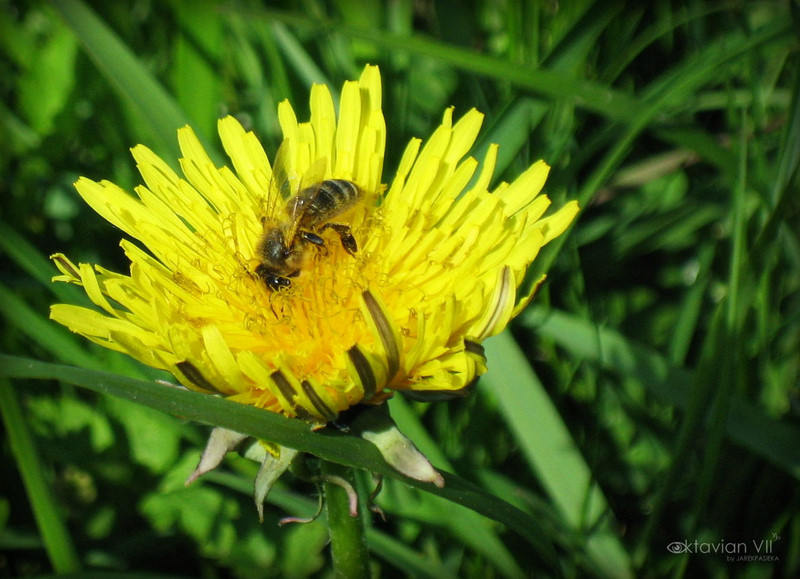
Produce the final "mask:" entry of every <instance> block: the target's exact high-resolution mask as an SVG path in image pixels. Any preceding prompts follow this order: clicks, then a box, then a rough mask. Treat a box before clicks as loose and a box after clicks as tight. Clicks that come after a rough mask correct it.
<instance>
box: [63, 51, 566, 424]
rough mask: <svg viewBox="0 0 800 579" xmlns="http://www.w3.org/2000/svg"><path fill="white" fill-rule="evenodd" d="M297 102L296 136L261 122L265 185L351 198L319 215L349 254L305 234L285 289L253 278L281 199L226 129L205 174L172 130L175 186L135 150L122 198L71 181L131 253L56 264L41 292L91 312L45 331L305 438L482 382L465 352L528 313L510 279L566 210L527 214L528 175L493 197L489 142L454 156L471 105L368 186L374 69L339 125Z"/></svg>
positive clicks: (477, 364) (378, 143)
mask: <svg viewBox="0 0 800 579" xmlns="http://www.w3.org/2000/svg"><path fill="white" fill-rule="evenodd" d="M310 102H311V106H310V110H311V118H310V121H309V122H298V120H297V118H296V115H295V113H294V111H293V109H292V107H291V105H290V104H289V103H288V102H283V103H281V104H280V106H279V108H278V116H279V120H280V124H281V128H282V130H283V135H284V143H283V145H282V147H281V149H282V154H281V155H282V157H283V159H282V161H281V164H282V168H281V171H282V172H285V177H286V181H285V182H286V183H287V186H288V187H290V188H293V189H294V190H295V191H296V190H297V189H298V188H299V187H300V184H301V183H302V182H303V180H304V176H305V175H307V174H308V172H309V171H310V170H312V169H313V168H314V167H317V168H318V170H319V177H318V179H319V180H333V179H339V180H344V181H349V182H352V183H354V184H356V185H357V186H358V188H359V190H360V192H361V196H360V197H359V199H358V201H357V202H356V203H355V204H354V205H353V206H352V207H349V208H348V210H347V211H346V212H343V213H342V214H341V215H340V216H337V217H336V220H335V221H336V222H337V225H338V226H343V227H344V228H347V229H348V231H349V232H351V234H352V237H353V239H354V240H355V243H356V245H357V250H356V251H348V249H347V248H346V247H344V245H345V244H343V243H342V241H341V240H340V235H339V232H337V228H336V227H328V228H325V227H321V226H319V225H321V224H318V226H315V227H314V231H309V232H308V233H311V234H312V237H310V239H315V241H314V243H308V242H302V243H304V251H303V255H302V265H301V266H299V268H298V272H297V274H296V275H294V276H292V277H290V278H287V280H288V283H286V284H285V285H283V286H281V287H279V288H277V289H276V288H272V287H270V286H269V284H267V283H265V280H264V279H263V276H260V275H259V274H258V273H257V272H258V269H259V264H260V258H259V247H260V244H261V243H262V241H261V240H262V238H263V236H264V234H265V230H267V229H268V228H269V227H275V225H274V222H275V220H280V219H283V220H284V222H285V221H287V220H289V216H288V214H286V213H285V212H284V213H283V216H282V217H280V216H278V217H276V215H278V214H277V213H274V214H271V215H268V214H267V212H268V211H269V208H271V207H276V206H278V207H279V209H280V211H283V208H284V204H285V202H284V201H283V200H282V199H278V198H277V197H276V196H277V195H279V194H280V193H279V192H278V190H279V188H278V187H276V186H275V182H276V178H275V176H273V166H272V165H271V164H270V161H269V158H268V156H267V154H266V152H265V151H264V149H263V147H262V145H261V144H260V143H259V141H258V139H257V138H256V136H255V135H254V134H253V133H252V132H247V131H246V130H245V129H244V128H243V127H242V126H241V125H240V124H239V122H238V121H236V120H235V119H234V118H232V117H227V118H224V119H222V120H220V121H219V135H220V138H221V141H222V144H223V147H224V149H225V152H226V153H227V155H228V157H229V158H230V162H231V164H230V167H229V166H224V167H217V166H216V165H215V164H214V163H213V162H212V160H211V158H210V157H209V156H208V154H207V153H206V152H205V151H204V150H203V148H202V146H201V145H200V142H199V140H198V139H197V137H196V136H195V134H194V133H193V132H192V130H191V129H190V128H189V127H184V128H182V129H180V130H179V131H178V139H179V143H180V148H181V152H182V158H181V159H180V167H181V170H182V173H183V177H181V176H179V175H178V174H177V173H175V172H174V171H173V170H172V169H171V168H170V166H169V165H168V164H167V163H165V162H164V161H163V160H161V159H160V158H159V157H157V156H156V155H155V154H154V153H153V152H152V151H150V150H149V149H148V148H146V147H144V146H141V145H139V146H137V147H134V148H133V150H132V152H133V156H134V158H135V160H136V162H137V164H138V168H139V171H140V173H141V175H142V178H143V180H144V183H145V184H144V185H143V186H139V187H137V188H136V190H135V193H136V194H135V196H134V195H130V194H129V193H127V192H126V191H124V190H122V189H121V188H120V187H118V186H116V185H114V184H113V183H110V182H108V181H100V182H95V181H92V180H90V179H87V178H81V179H79V180H78V182H77V183H76V188H77V190H78V192H79V193H80V195H81V196H82V197H83V199H84V200H85V201H86V202H87V203H88V204H89V205H90V206H91V207H92V208H93V209H94V210H95V211H97V212H98V213H99V214H100V215H101V216H103V217H104V218H105V219H107V220H108V221H109V222H111V223H112V224H114V225H115V226H117V227H119V228H120V229H121V230H122V231H124V232H125V233H126V234H127V235H128V236H130V237H131V238H133V239H134V240H137V241H138V243H135V242H133V241H131V240H128V239H124V240H123V241H122V242H121V245H122V249H123V250H124V252H125V254H126V256H127V257H128V259H129V260H130V272H129V273H125V274H121V273H114V272H111V271H109V270H107V269H104V268H102V267H101V266H99V265H95V266H92V265H89V264H80V265H75V264H74V263H72V262H71V261H70V260H69V259H67V257H65V256H64V255H62V254H57V255H55V256H53V259H54V261H55V264H56V266H57V267H58V269H59V270H60V272H61V275H59V276H56V277H55V278H54V280H57V281H65V282H70V283H75V284H78V285H81V286H83V288H84V290H85V291H86V293H87V295H88V296H89V298H90V299H91V301H92V302H93V303H94V304H95V306H97V309H87V308H83V307H78V306H74V305H67V304H57V305H54V306H53V307H52V310H51V317H52V319H54V320H55V321H57V322H58V323H60V324H63V325H65V326H67V327H68V328H70V329H71V330H72V331H74V332H77V333H78V334H81V335H83V336H85V337H87V338H88V339H90V340H92V341H93V342H96V343H98V344H100V345H102V346H105V347H107V348H111V349H114V350H117V351H120V352H124V353H126V354H129V355H130V356H132V357H134V358H136V359H137V360H140V361H141V362H143V363H145V364H147V365H150V366H153V367H155V368H159V369H162V370H166V371H168V372H170V373H172V374H173V375H174V376H175V377H176V378H177V380H179V381H180V382H181V383H182V384H183V385H184V386H186V387H187V388H190V389H193V390H198V391H202V392H207V393H211V394H216V395H221V396H224V397H226V398H230V399H231V400H235V401H237V402H240V403H243V404H249V405H253V406H256V407H259V408H263V409H265V410H268V411H271V412H277V413H281V414H284V415H286V416H289V417H297V418H300V419H302V420H306V421H308V422H310V423H312V424H316V425H323V424H326V423H328V422H330V421H332V420H333V419H335V418H336V417H337V416H338V415H339V413H341V412H342V411H344V410H346V409H348V408H350V407H352V406H354V405H357V404H361V403H365V404H379V403H380V402H382V401H384V400H385V399H386V398H388V397H389V396H391V395H392V393H394V392H396V391H404V392H408V393H412V394H416V395H419V396H422V397H431V398H433V397H436V396H439V395H457V394H459V393H463V392H464V391H465V390H466V389H467V388H468V386H469V385H470V384H471V383H473V382H474V380H475V378H476V377H478V376H479V375H480V374H482V373H483V372H485V370H486V359H485V357H484V354H483V348H482V346H481V342H482V341H483V340H484V339H486V338H487V337H489V336H492V335H494V334H497V333H498V332H500V331H501V330H502V329H503V328H504V327H505V326H506V325H507V324H508V322H509V321H510V320H511V319H512V318H513V317H514V316H515V315H516V314H518V313H519V312H520V311H521V309H522V308H523V307H524V306H525V305H526V304H527V303H528V302H529V301H530V299H531V298H532V294H533V291H532V290H531V291H530V292H525V293H524V294H521V293H520V291H519V288H520V286H521V284H522V282H523V278H524V276H525V273H526V269H527V268H528V266H529V265H530V264H531V262H532V261H533V260H534V259H535V257H536V255H537V253H538V252H539V249H540V248H541V247H542V246H543V245H545V244H546V243H548V242H550V241H551V240H552V239H554V238H555V237H557V236H559V235H561V233H563V232H564V230H565V229H566V228H567V227H568V226H569V224H570V223H571V221H572V220H573V218H574V217H575V215H576V213H577V211H578V207H577V204H576V203H574V202H571V203H568V204H566V205H565V206H564V207H562V208H561V209H559V210H558V211H556V212H554V213H552V214H551V215H549V216H547V217H544V214H545V211H546V210H547V209H548V206H549V204H550V201H549V200H548V198H547V197H546V196H544V195H541V194H540V191H541V189H542V186H543V184H544V182H545V179H546V177H547V173H548V167H547V165H546V164H545V163H544V162H541V161H540V162H538V163H535V164H534V165H532V166H531V167H530V168H529V169H528V170H526V171H525V172H524V173H523V174H522V175H520V176H519V177H518V178H517V179H516V180H515V181H514V182H513V183H510V184H508V183H501V184H500V185H499V186H497V187H496V188H495V189H494V190H493V191H490V190H489V189H488V188H489V186H490V182H491V180H492V173H493V169H494V165H495V160H496V154H497V147H496V146H492V147H490V148H489V150H488V152H487V154H486V157H485V159H484V160H483V166H482V168H479V163H478V161H477V160H475V159H473V158H471V157H467V156H466V155H467V152H468V151H469V150H470V148H471V147H472V146H473V144H474V142H475V139H476V137H477V135H478V131H479V129H480V126H481V121H482V115H481V114H480V113H478V112H477V111H475V110H471V111H469V112H467V113H466V114H465V115H464V116H463V117H461V118H460V119H459V120H458V121H457V122H453V118H452V117H453V111H452V109H448V110H447V111H445V113H444V118H443V120H442V123H441V125H440V126H439V127H438V128H437V129H436V131H435V132H434V133H433V135H431V137H430V138H429V139H428V141H427V142H426V143H425V144H424V145H423V144H422V142H421V141H420V140H418V139H414V140H412V141H411V142H410V143H409V145H408V147H407V148H406V150H405V152H404V154H403V156H402V158H401V160H400V163H399V168H398V170H397V174H396V175H395V176H394V178H393V179H392V180H391V183H390V184H389V185H388V186H386V185H383V184H382V171H383V163H384V150H385V140H386V126H385V123H384V118H383V113H382V111H381V80H380V74H379V72H378V69H377V67H375V66H367V67H366V68H365V69H364V72H363V74H362V75H361V78H360V79H359V80H358V81H353V82H347V83H345V85H344V87H343V89H342V93H341V99H340V103H341V104H340V109H339V112H338V117H337V114H336V111H335V108H334V104H333V100H332V98H331V95H330V92H329V90H328V88H327V87H325V86H322V85H315V86H313V88H312V89H311V100H310ZM276 174H277V170H276ZM280 211H279V212H278V213H280ZM313 236H316V237H313ZM317 240H318V241H319V242H320V243H317ZM298 243H300V242H298ZM305 246H308V247H305Z"/></svg>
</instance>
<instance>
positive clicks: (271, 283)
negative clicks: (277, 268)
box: [256, 263, 299, 292]
mask: <svg viewBox="0 0 800 579" xmlns="http://www.w3.org/2000/svg"><path fill="white" fill-rule="evenodd" d="M297 273H299V272H295V273H294V274H291V275H290V276H289V277H294V276H296V275H297ZM256 275H257V276H258V277H260V278H261V279H263V280H264V283H265V284H267V287H268V288H269V289H271V290H272V291H274V292H276V291H278V290H279V289H281V288H282V287H289V286H290V285H292V282H291V281H289V279H288V278H287V277H284V276H282V275H278V274H277V273H275V272H274V271H272V270H271V269H270V268H268V267H267V266H265V265H264V264H263V263H262V264H261V265H259V266H258V267H257V268H256Z"/></svg>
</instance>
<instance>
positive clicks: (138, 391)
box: [0, 354, 541, 544]
mask: <svg viewBox="0 0 800 579" xmlns="http://www.w3.org/2000/svg"><path fill="white" fill-rule="evenodd" d="M0 376H6V377H17V378H38V379H47V380H61V381H63V382H67V383H69V384H73V385H75V386H81V387H83V388H88V389H90V390H93V391H95V392H100V393H102V394H108V395H111V396H117V397H119V398H124V399H126V400H131V401H134V402H138V403H139V404H144V405H145V406H149V407H151V408H156V409H158V410H161V411H163V412H166V413H168V414H173V415H176V416H180V417H181V418H183V419H188V420H196V421H199V422H203V423H206V424H213V425H215V426H222V427H224V428H229V429H231V430H236V431H238V432H242V433H245V434H248V435H251V436H255V437H257V438H260V439H264V440H269V441H272V442H275V443H277V444H281V445H284V446H288V447H290V448H295V449H297V450H300V451H303V452H309V453H311V454H314V455H315V456H318V457H320V458H323V459H325V460H329V461H332V462H336V463H338V464H343V465H346V466H351V467H354V468H358V469H363V470H367V471H371V472H375V473H379V474H382V475H385V476H389V477H392V478H396V479H398V480H403V481H405V482H406V483H408V484H409V485H411V486H414V487H416V488H419V489H422V490H424V491H427V492H430V493H433V494H435V495H438V496H441V497H443V498H445V499H448V500H451V501H454V502H457V503H459V504H461V505H463V506H465V507H468V508H470V509H472V510H474V511H476V512H478V513H480V514H482V515H484V516H487V517H489V518H490V519H492V520H495V521H497V522H499V523H502V524H504V525H506V526H507V527H509V528H511V529H513V530H515V531H516V532H517V533H519V534H520V535H521V536H522V537H524V538H525V539H527V540H528V541H530V542H531V543H533V544H539V543H540V542H541V537H540V535H539V534H538V533H537V530H538V524H537V521H536V519H534V518H533V517H531V516H530V515H528V514H527V513H524V512H522V511H520V510H519V509H517V508H516V507H513V506H512V505H510V504H508V503H507V502H505V501H503V500H501V499H499V498H497V497H495V496H493V495H490V494H488V493H487V492H485V491H484V490H482V489H481V488H479V487H477V486H476V485H474V484H472V483H470V482H468V481H465V480H463V479H461V478H459V477H457V476H454V475H451V474H448V473H443V474H444V478H445V481H446V484H445V486H444V488H442V489H437V488H436V487H434V486H433V485H431V484H427V483H419V482H417V481H413V480H411V479H407V478H405V477H403V476H402V475H400V474H399V473H398V472H397V471H395V470H394V469H393V468H392V467H390V466H389V465H388V464H386V462H385V461H384V460H383V458H382V457H381V455H380V453H379V452H378V449H377V448H375V447H374V446H373V445H372V444H370V443H369V442H367V441H365V440H362V439H360V438H356V437H354V436H349V435H345V434H342V433H340V432H333V431H328V430H323V431H320V432H312V431H311V429H310V427H309V425H308V424H307V423H305V422H302V421H300V420H293V419H290V418H286V417H285V416H282V415H278V414H274V413H271V412H266V411H264V410H261V409H259V408H255V407H253V406H245V405H242V404H237V403H236V402H231V401H229V400H224V399H221V398H217V397H214V396H209V395H206V394H200V393H198V392H192V391H190V390H185V389H183V388H178V387H175V388H172V387H169V386H165V385H162V384H158V383H156V382H147V381H143V380H136V379H133V378H127V377H125V376H120V375H116V374H110V373H107V372H98V371H94V370H86V369H83V368H76V367H72V366H63V365H57V364H49V363H45V362H39V361H36V360H29V359H25V358H18V357H13V356H8V355H5V354H0Z"/></svg>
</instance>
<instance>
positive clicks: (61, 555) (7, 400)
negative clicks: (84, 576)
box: [0, 379, 80, 575]
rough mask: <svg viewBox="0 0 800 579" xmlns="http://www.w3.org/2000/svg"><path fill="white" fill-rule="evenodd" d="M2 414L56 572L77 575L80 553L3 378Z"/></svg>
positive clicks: (0, 394)
mask: <svg viewBox="0 0 800 579" xmlns="http://www.w3.org/2000/svg"><path fill="white" fill-rule="evenodd" d="M0 414H2V418H3V422H4V423H5V427H6V432H7V433H8V440H9V442H10V443H11V450H12V452H13V453H14V458H15V459H16V461H17V466H18V468H19V472H20V474H21V475H22V482H23V484H24V485H25V490H26V492H27V493H28V499H29V500H30V502H31V508H32V509H33V514H34V517H36V523H37V524H38V526H39V531H40V532H41V534H42V540H43V541H44V546H45V550H46V551H47V555H48V557H49V558H50V564H51V565H52V566H53V571H55V572H56V573H57V574H59V575H61V574H66V573H75V572H77V571H79V570H80V560H79V559H78V554H77V553H76V551H75V547H74V546H73V544H72V541H71V540H70V536H69V532H68V531H67V526H66V524H65V523H64V519H63V517H62V515H61V513H60V512H59V510H58V506H57V505H56V501H55V499H54V498H53V494H52V493H51V492H50V488H49V486H48V484H47V483H46V482H45V476H44V469H43V467H42V463H41V462H40V460H39V453H38V451H37V450H36V445H35V443H34V440H33V436H32V435H31V431H30V429H29V428H28V425H27V423H26V422H25V417H24V416H23V414H22V408H21V407H20V405H19V400H17V395H16V392H14V389H13V387H12V385H11V382H9V381H8V380H5V379H0Z"/></svg>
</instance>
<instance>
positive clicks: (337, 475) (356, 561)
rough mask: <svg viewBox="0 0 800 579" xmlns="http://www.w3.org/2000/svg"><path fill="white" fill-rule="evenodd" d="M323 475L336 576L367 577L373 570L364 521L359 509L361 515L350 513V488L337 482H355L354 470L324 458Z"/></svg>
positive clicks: (355, 578)
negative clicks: (346, 488) (345, 487)
mask: <svg viewBox="0 0 800 579" xmlns="http://www.w3.org/2000/svg"><path fill="white" fill-rule="evenodd" d="M322 475H323V476H322V478H323V479H324V480H325V482H324V489H325V510H326V514H327V517H328V532H329V533H330V537H331V554H332V556H333V568H334V570H335V571H336V577H342V578H347V579H351V578H353V579H358V578H360V577H363V578H367V577H369V576H370V573H369V556H368V551H367V541H366V538H365V535H364V521H363V519H362V518H361V514H360V511H359V514H358V516H355V517H353V516H351V514H350V497H349V496H348V493H347V491H346V490H345V489H344V488H343V487H342V486H341V485H340V484H337V483H336V482H335V481H337V480H339V481H341V480H342V479H344V480H345V481H347V482H348V483H350V484H351V485H352V484H353V472H352V470H351V469H350V468H348V467H345V466H342V465H339V464H336V463H333V462H328V461H323V463H322Z"/></svg>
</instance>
